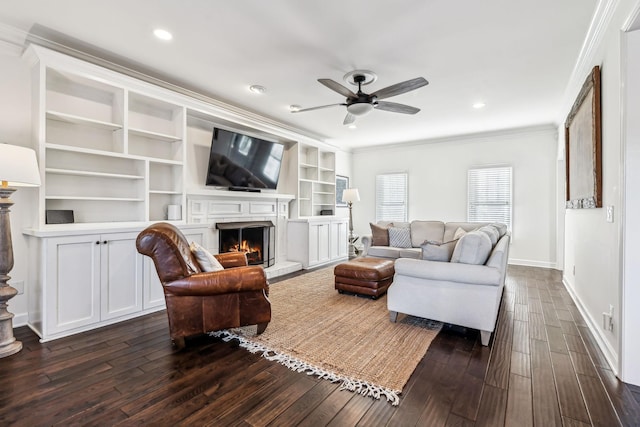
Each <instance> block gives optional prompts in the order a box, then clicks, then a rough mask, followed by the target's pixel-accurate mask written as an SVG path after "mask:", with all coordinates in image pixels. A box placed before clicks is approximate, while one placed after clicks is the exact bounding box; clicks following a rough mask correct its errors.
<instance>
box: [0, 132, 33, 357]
mask: <svg viewBox="0 0 640 427" xmlns="http://www.w3.org/2000/svg"><path fill="white" fill-rule="evenodd" d="M0 181H2V187H0V357H5V356H10V355H12V354H15V353H17V352H19V351H20V350H22V343H21V342H20V341H16V339H15V337H14V336H13V321H12V319H13V314H12V313H10V312H9V311H8V310H7V301H9V300H10V299H11V298H13V297H14V296H16V295H17V294H18V291H17V290H16V289H15V288H13V287H12V286H11V285H9V284H8V283H7V282H8V281H9V279H11V276H9V272H10V271H11V269H12V268H13V245H12V243H11V222H10V221H9V212H10V211H9V208H10V207H11V205H13V202H12V201H11V199H10V197H11V194H13V192H14V191H16V189H15V188H13V187H14V186H15V187H37V186H39V185H40V172H39V170H38V162H37V160H36V153H35V151H33V150H32V149H30V148H25V147H18V146H15V145H9V144H0Z"/></svg>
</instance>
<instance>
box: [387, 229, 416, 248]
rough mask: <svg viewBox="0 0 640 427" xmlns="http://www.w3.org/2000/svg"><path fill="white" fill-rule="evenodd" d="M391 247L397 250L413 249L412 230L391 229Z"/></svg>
mask: <svg viewBox="0 0 640 427" xmlns="http://www.w3.org/2000/svg"><path fill="white" fill-rule="evenodd" d="M389 246H394V247H396V248H410V247H411V229H410V228H400V227H395V226H394V227H389Z"/></svg>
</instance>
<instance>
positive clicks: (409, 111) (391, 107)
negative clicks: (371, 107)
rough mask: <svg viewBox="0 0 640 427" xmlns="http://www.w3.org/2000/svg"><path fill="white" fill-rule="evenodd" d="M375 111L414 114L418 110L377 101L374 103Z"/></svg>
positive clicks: (408, 106) (394, 103)
mask: <svg viewBox="0 0 640 427" xmlns="http://www.w3.org/2000/svg"><path fill="white" fill-rule="evenodd" d="M375 108H376V109H377V110H384V111H391V112H392V113H402V114H415V113H417V112H418V111H420V109H419V108H416V107H412V106H410V105H404V104H398V103H397V102H387V101H379V102H377V103H376V105H375Z"/></svg>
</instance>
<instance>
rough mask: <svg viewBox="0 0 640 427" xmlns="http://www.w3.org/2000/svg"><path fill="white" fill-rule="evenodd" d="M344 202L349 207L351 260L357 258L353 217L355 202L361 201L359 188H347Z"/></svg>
mask: <svg viewBox="0 0 640 427" xmlns="http://www.w3.org/2000/svg"><path fill="white" fill-rule="evenodd" d="M342 201H343V202H345V203H346V204H347V206H348V207H349V258H353V257H355V256H356V255H357V254H356V245H355V239H354V238H353V215H352V206H353V202H359V201H360V194H359V193H358V189H357V188H347V189H346V190H344V191H343V192H342Z"/></svg>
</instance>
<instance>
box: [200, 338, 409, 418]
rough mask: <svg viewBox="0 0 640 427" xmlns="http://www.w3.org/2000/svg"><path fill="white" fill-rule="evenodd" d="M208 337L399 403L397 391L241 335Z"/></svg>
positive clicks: (341, 387)
mask: <svg viewBox="0 0 640 427" xmlns="http://www.w3.org/2000/svg"><path fill="white" fill-rule="evenodd" d="M209 335H210V336H212V337H216V338H221V339H222V340H223V341H225V342H229V341H231V340H233V339H236V340H238V341H239V342H240V347H242V348H244V349H246V350H247V351H249V352H251V353H254V354H255V353H261V356H262V357H264V358H265V359H267V360H269V361H273V362H278V363H280V364H281V365H283V366H285V367H287V368H289V369H291V370H292V371H295V372H301V373H306V374H307V375H315V376H317V377H318V378H320V379H325V380H329V381H331V382H333V383H337V382H339V383H340V390H348V391H351V392H353V393H358V394H361V395H363V396H367V397H372V398H374V399H378V400H379V399H380V398H381V397H382V396H384V397H386V399H387V401H388V402H390V403H391V404H392V405H393V406H398V404H399V403H400V398H399V397H398V395H399V394H400V391H399V390H390V389H388V388H386V387H381V386H378V385H375V384H371V383H369V382H367V381H361V380H357V379H354V378H349V377H345V376H342V375H338V374H336V373H334V372H331V371H328V370H326V369H322V368H320V367H317V366H314V365H310V364H309V363H307V362H305V361H302V360H300V359H296V358H295V357H292V356H289V355H287V354H284V353H279V352H277V351H275V350H272V349H270V348H268V347H266V346H264V345H262V344H259V343H256V342H253V341H251V340H248V339H247V338H246V337H244V336H242V335H238V334H236V333H233V332H230V331H227V330H223V331H216V332H209Z"/></svg>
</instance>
